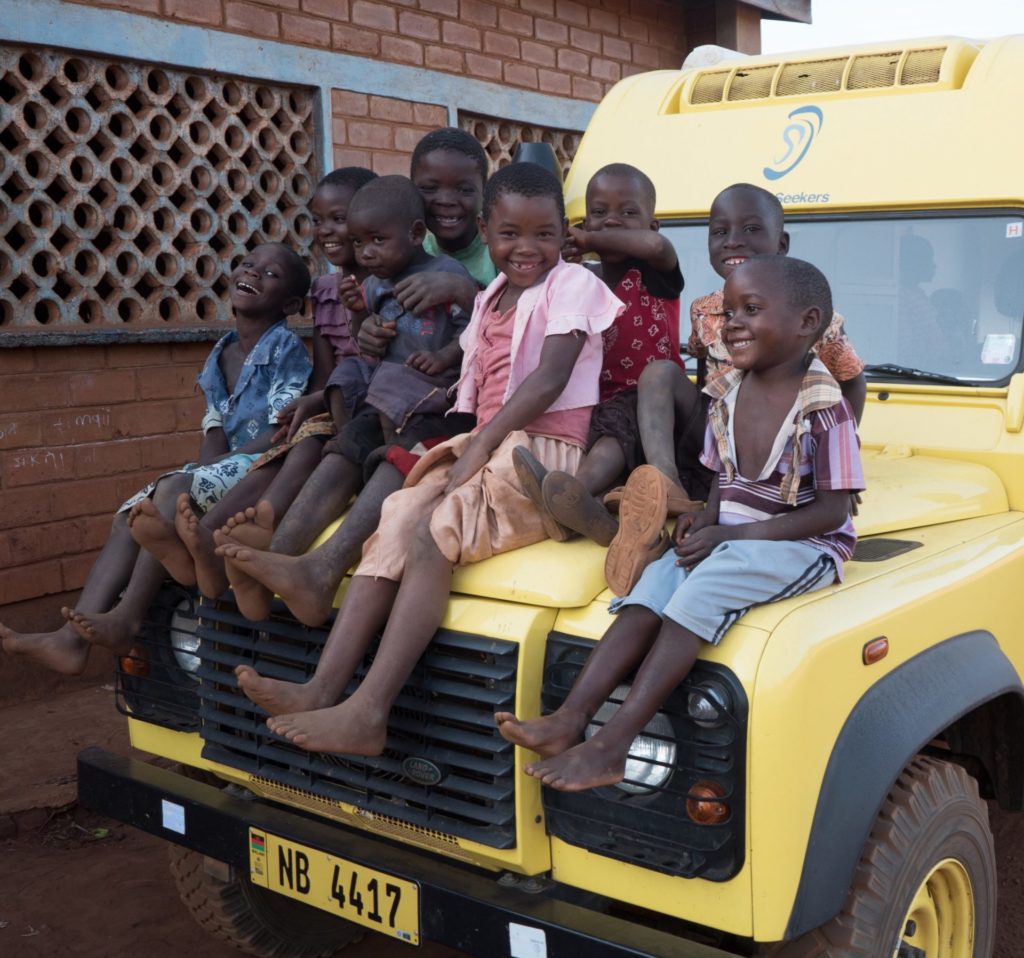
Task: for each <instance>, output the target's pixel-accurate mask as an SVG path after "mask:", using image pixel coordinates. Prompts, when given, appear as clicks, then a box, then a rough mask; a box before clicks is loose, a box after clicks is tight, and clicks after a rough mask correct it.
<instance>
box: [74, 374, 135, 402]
mask: <svg viewBox="0 0 1024 958" xmlns="http://www.w3.org/2000/svg"><path fill="white" fill-rule="evenodd" d="M149 372H150V371H149V370H147V372H146V373H144V374H143V375H148V374H149ZM68 387H69V392H70V401H71V405H73V406H83V405H95V404H96V403H117V402H131V400H132V399H134V398H135V373H134V372H133V371H132V370H130V369H101V370H98V371H96V372H88V373H74V374H72V375H71V376H69V377H68Z"/></svg>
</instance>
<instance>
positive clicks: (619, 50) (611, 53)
mask: <svg viewBox="0 0 1024 958" xmlns="http://www.w3.org/2000/svg"><path fill="white" fill-rule="evenodd" d="M601 46H602V48H603V50H604V55H605V56H606V57H614V58H615V59H616V60H625V61H626V62H627V63H631V62H632V61H633V45H632V44H630V43H627V42H626V41H625V40H620V39H619V38H618V37H605V38H604V39H603V40H602V41H601Z"/></svg>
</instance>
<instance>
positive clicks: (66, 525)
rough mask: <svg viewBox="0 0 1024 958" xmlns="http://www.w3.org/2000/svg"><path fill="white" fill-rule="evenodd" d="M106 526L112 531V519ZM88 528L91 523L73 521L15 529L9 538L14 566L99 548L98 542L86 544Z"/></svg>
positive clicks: (8, 535) (100, 543)
mask: <svg viewBox="0 0 1024 958" xmlns="http://www.w3.org/2000/svg"><path fill="white" fill-rule="evenodd" d="M106 523H107V526H108V528H109V526H110V519H109V518H108V519H107V520H106ZM86 528H87V520H85V519H71V520H68V521H66V522H48V523H45V524H44V525H38V526H25V527H23V528H21V529H12V530H10V532H8V534H7V536H6V538H7V541H8V543H9V545H10V555H11V563H12V564H25V563H29V562H41V561H42V560H43V559H52V558H54V557H55V556H64V555H72V554H74V553H76V552H81V551H82V550H83V549H91V548H96V547H97V544H96V543H86ZM104 540H105V537H104V538H103V539H100V541H99V543H98V545H103V542H104Z"/></svg>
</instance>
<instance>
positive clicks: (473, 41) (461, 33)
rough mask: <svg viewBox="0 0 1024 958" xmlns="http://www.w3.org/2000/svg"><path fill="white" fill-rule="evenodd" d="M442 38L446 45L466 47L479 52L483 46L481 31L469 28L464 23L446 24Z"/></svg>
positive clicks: (449, 22) (442, 31)
mask: <svg viewBox="0 0 1024 958" xmlns="http://www.w3.org/2000/svg"><path fill="white" fill-rule="evenodd" d="M441 36H442V38H443V39H444V42H445V43H446V44H450V45H453V46H457V47H466V48H467V49H469V50H479V49H480V48H481V46H482V42H481V37H480V31H479V30H478V29H477V28H476V27H467V26H466V25H465V24H462V23H452V22H451V21H448V22H446V23H445V24H444V25H443V27H442V30H441Z"/></svg>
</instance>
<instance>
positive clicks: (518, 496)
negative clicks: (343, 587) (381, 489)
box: [354, 431, 583, 582]
mask: <svg viewBox="0 0 1024 958" xmlns="http://www.w3.org/2000/svg"><path fill="white" fill-rule="evenodd" d="M471 438H472V434H470V433H465V434H463V435H461V436H455V437H454V438H453V439H449V440H448V441H447V442H443V443H441V445H439V446H435V447H434V448H433V449H431V450H430V451H429V452H428V453H427V454H426V455H425V456H423V458H422V459H420V461H419V462H418V463H417V464H416V467H415V468H414V469H413V471H412V472H410V473H409V476H408V478H407V479H406V480H405V485H404V486H403V488H401V489H399V490H398V491H397V492H395V493H392V494H391V495H390V496H388V498H387V499H386V500H384V508H383V510H382V512H381V517H380V524H379V525H378V527H377V531H376V532H375V533H374V534H373V535H372V536H371V537H370V538H369V539H368V540H367V542H366V545H365V546H363V559H362V562H360V563H359V566H358V568H357V569H356V571H355V573H354V574H355V575H366V576H373V577H375V578H382V579H391V580H393V581H395V582H398V581H400V580H401V578H402V574H403V572H404V571H405V560H406V557H407V556H408V554H409V546H410V544H411V543H412V540H413V537H414V536H415V534H416V530H417V527H418V526H419V525H420V524H421V523H422V522H423V520H424V519H425V518H426V517H427V516H430V535H431V537H432V538H433V540H434V542H435V543H436V545H437V547H438V549H440V550H441V553H442V554H443V555H444V556H445V558H446V559H448V560H450V561H451V562H452V563H454V564H455V565H469V564H470V563H472V562H480V561H481V560H483V559H488V558H490V557H491V556H493V555H499V554H501V553H502V552H509V551H511V550H512V549H519V548H522V547H523V546H528V545H532V544H533V543H534V542H541V541H543V540H544V539H546V538H547V534H546V533H545V532H544V524H543V523H542V522H541V518H540V513H539V512H538V511H537V507H536V506H535V505H534V504H533V502H532V501H531V500H530V499H529V498H528V497H527V495H526V493H524V492H523V490H522V487H521V486H520V484H519V478H518V476H516V471H515V467H514V466H513V464H512V450H513V449H515V447H516V446H526V447H527V448H528V449H529V450H530V451H531V452H532V453H533V454H534V455H535V456H536V457H537V459H538V460H540V462H541V463H543V464H544V465H545V466H546V467H547V468H548V469H561V470H563V471H565V472H568V473H569V474H570V475H575V473H576V469H577V468H578V467H579V463H580V459H581V458H582V457H583V450H582V449H580V447H579V446H574V445H572V444H571V443H568V442H565V441H564V440H561V439H551V438H549V437H547V436H529V435H527V434H526V433H525V432H521V431H517V432H513V433H510V434H509V435H508V436H507V437H506V439H505V441H504V442H503V443H502V444H501V445H500V446H498V448H497V449H496V450H495V451H494V453H493V454H492V455H491V458H490V460H489V461H488V462H487V464H486V465H485V466H484V467H483V469H481V470H480V471H479V472H478V473H477V474H476V475H474V476H473V477H472V478H471V479H469V480H468V481H467V482H465V483H463V484H462V485H461V486H459V487H458V488H457V489H456V490H454V492H452V494H451V495H449V496H445V495H444V487H445V485H446V484H447V482H448V473H449V471H450V470H451V467H452V466H453V465H454V463H455V460H456V459H458V458H459V456H460V454H461V453H462V451H463V450H464V449H465V448H466V445H467V444H468V443H469V441H470V439H471Z"/></svg>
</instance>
